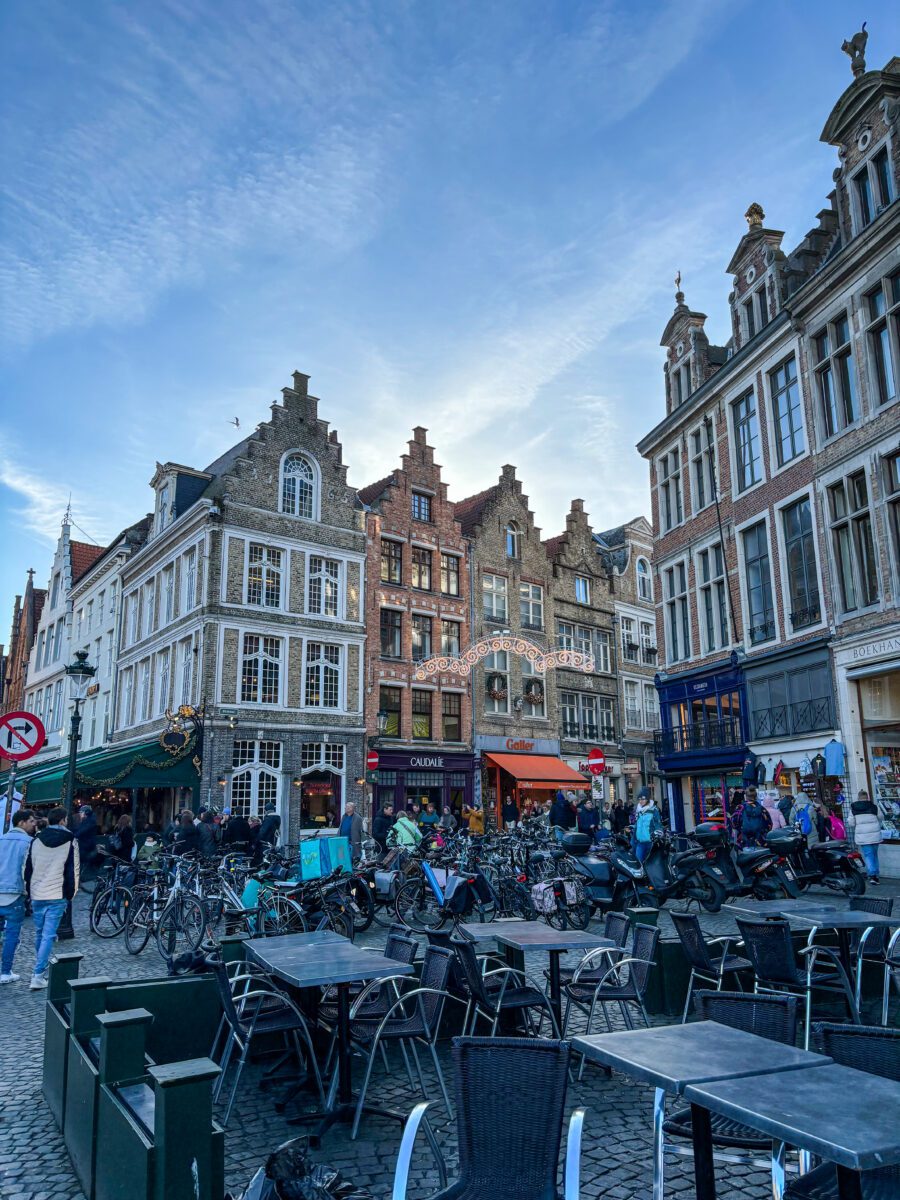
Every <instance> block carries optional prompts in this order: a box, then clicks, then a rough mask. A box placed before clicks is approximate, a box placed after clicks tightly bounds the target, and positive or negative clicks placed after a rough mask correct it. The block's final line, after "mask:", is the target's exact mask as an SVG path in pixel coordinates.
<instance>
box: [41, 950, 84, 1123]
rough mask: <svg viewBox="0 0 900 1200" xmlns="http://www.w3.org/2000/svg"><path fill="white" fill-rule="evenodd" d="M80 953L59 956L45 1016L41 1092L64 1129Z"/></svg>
mask: <svg viewBox="0 0 900 1200" xmlns="http://www.w3.org/2000/svg"><path fill="white" fill-rule="evenodd" d="M81 957H82V956H81V955H80V954H58V955H57V956H56V958H55V960H54V961H52V962H51V964H50V967H49V970H48V983H47V1005H46V1009H45V1013H44V1069H43V1079H42V1082H41V1091H42V1092H43V1095H44V1099H45V1100H46V1101H47V1107H48V1108H49V1109H50V1114H51V1116H52V1117H53V1120H54V1121H55V1122H56V1124H57V1126H58V1127H59V1128H60V1129H62V1127H63V1121H64V1119H65V1104H66V1068H67V1066H68V1045H69V1016H70V1005H69V1001H70V996H69V984H70V982H71V981H72V980H73V979H77V978H78V967H79V964H80V962H81Z"/></svg>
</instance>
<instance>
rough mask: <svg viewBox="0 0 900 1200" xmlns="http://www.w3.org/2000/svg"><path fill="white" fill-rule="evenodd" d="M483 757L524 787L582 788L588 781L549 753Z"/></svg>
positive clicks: (486, 754)
mask: <svg viewBox="0 0 900 1200" xmlns="http://www.w3.org/2000/svg"><path fill="white" fill-rule="evenodd" d="M484 757H485V758H486V759H487V760H488V762H490V763H493V764H494V766H495V767H500V768H501V769H502V770H504V771H507V772H508V773H509V774H510V775H512V777H513V778H514V779H515V781H516V783H517V784H518V785H519V786H520V787H526V788H545V789H550V790H553V789H554V788H573V789H575V788H584V789H585V790H590V786H591V785H590V783H588V781H587V780H586V779H585V778H584V776H583V775H579V774H578V772H577V771H576V770H574V769H573V768H572V767H570V766H567V765H566V763H564V762H563V761H562V759H560V758H554V757H553V756H552V755H550V754H493V753H487V752H485V755H484Z"/></svg>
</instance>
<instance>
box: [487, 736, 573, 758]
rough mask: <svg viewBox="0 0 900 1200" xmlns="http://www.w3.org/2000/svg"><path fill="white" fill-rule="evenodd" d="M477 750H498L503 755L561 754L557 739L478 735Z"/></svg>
mask: <svg viewBox="0 0 900 1200" xmlns="http://www.w3.org/2000/svg"><path fill="white" fill-rule="evenodd" d="M475 749H476V750H488V751H490V750H497V751H499V752H500V753H501V754H551V755H553V756H554V757H556V756H558V754H559V741H558V740H557V739H556V738H514V737H512V738H511V737H485V736H483V735H476V737H475Z"/></svg>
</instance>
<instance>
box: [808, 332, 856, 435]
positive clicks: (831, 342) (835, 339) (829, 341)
mask: <svg viewBox="0 0 900 1200" xmlns="http://www.w3.org/2000/svg"><path fill="white" fill-rule="evenodd" d="M813 358H814V360H815V363H816V368H815V370H816V384H817V390H818V393H819V409H820V414H821V421H822V431H823V433H824V435H825V437H826V438H830V437H834V435H835V434H836V433H840V432H841V430H843V429H846V428H847V426H848V425H852V424H853V422H854V421H856V420H858V418H859V400H858V399H857V395H856V368H855V366H854V364H853V348H852V342H851V338H850V322H849V320H848V317H847V314H846V313H841V314H840V315H838V316H837V317H835V318H834V320H832V321H830V322H829V323H828V324H827V325H826V326H825V328H824V329H823V330H822V331H821V332H820V333H818V334H816V336H815V337H814V338H813Z"/></svg>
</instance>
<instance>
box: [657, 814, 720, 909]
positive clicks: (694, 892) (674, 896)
mask: <svg viewBox="0 0 900 1200" xmlns="http://www.w3.org/2000/svg"><path fill="white" fill-rule="evenodd" d="M643 867H644V871H645V873H646V875H647V880H648V882H649V884H650V887H651V888H652V889H653V893H654V895H655V896H656V898H657V900H658V903H659V904H660V905H662V904H665V902H666V901H667V900H689V901H690V900H696V901H697V903H698V904H699V905H700V907H701V908H703V909H705V910H706V911H707V912H711V913H716V912H718V911H719V910H720V909H721V907H722V905H723V904H724V902H725V898H726V895H727V891H726V888H725V883H724V880H723V879H722V878H721V877H720V875H719V873H718V871H717V870H715V869H714V868H713V863H712V861H711V860H710V859H708V858H707V854H706V850H705V849H704V847H703V846H700V845H691V846H689V847H688V848H687V849H686V850H674V849H673V847H672V841H671V839H670V837H669V835H668V834H667V833H665V832H664V831H663V830H658V831H657V832H656V833H655V834H654V835H653V840H652V841H651V843H650V850H649V852H648V853H647V855H646V857H645V858H644V861H643Z"/></svg>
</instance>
